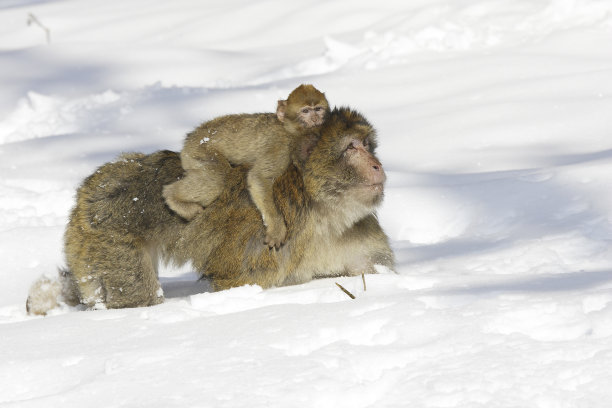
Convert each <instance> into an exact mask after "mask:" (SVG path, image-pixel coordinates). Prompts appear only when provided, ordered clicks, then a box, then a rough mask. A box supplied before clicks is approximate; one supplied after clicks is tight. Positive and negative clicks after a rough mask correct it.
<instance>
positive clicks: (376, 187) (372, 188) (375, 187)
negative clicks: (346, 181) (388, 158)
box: [360, 183, 385, 194]
mask: <svg viewBox="0 0 612 408" xmlns="http://www.w3.org/2000/svg"><path fill="white" fill-rule="evenodd" d="M360 187H361V189H363V190H365V191H367V192H371V193H374V194H382V193H383V191H384V189H385V186H384V184H383V183H372V184H361V185H360Z"/></svg>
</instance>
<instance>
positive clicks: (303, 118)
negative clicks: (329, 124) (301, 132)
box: [297, 105, 326, 129]
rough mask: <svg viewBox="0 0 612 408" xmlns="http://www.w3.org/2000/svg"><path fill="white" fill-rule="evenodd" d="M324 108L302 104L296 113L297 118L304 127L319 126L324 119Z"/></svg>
mask: <svg viewBox="0 0 612 408" xmlns="http://www.w3.org/2000/svg"><path fill="white" fill-rule="evenodd" d="M325 114H326V109H325V107H324V106H321V105H316V106H304V107H302V109H300V110H299V111H298V113H297V118H298V120H299V121H300V123H301V124H302V125H303V126H304V128H306V129H308V128H311V127H315V126H321V125H322V124H323V122H324V121H325Z"/></svg>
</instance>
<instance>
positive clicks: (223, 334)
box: [0, 0, 612, 408]
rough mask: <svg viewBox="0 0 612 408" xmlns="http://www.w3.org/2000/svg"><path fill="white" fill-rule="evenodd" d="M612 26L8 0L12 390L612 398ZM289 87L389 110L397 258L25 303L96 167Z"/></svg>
mask: <svg viewBox="0 0 612 408" xmlns="http://www.w3.org/2000/svg"><path fill="white" fill-rule="evenodd" d="M28 13H33V14H34V15H35V16H36V17H38V19H39V20H40V22H41V23H42V24H43V25H44V26H46V27H48V28H49V30H50V39H51V43H50V44H49V45H47V44H46V39H45V32H44V31H43V30H42V29H41V28H40V27H39V26H37V25H30V26H27V25H26V21H27V16H28ZM611 38H612V2H610V1H606V0H600V1H597V0H593V1H587V0H552V1H547V0H493V1H491V0H489V1H485V0H460V1H453V0H435V1H432V0H411V1H403V0H397V1H376V2H370V1H365V0H357V1H355V0H352V1H348V0H346V1H344V0H339V1H315V2H311V3H304V2H289V1H281V0H270V1H265V2H252V1H249V0H215V1H208V2H198V1H196V0H178V1H173V2H151V1H145V0H123V1H121V2H109V1H102V0H63V1H60V0H50V1H42V0H22V1H17V0H4V1H1V2H0V78H1V79H2V92H1V93H0V259H2V262H3V263H2V266H1V268H0V277H1V278H2V282H3V285H2V286H1V287H0V407H20V408H21V407H79V408H81V407H83V406H87V407H92V408H95V407H141V406H142V407H144V406H146V407H160V408H162V407H164V408H165V407H244V406H249V407H271V406H274V407H333V408H337V407H351V408H353V407H461V408H466V407H487V408H491V407H538V408H570V407H585V408H593V407H595V408H599V407H601V408H604V407H610V406H612V388H611V387H610V384H611V383H612V369H611V367H612V246H611V243H612V47H611V46H610V44H611V42H610V39H611ZM300 83H313V84H315V85H316V86H317V87H318V88H319V89H322V90H324V91H325V92H326V95H327V97H328V98H329V100H330V101H331V103H332V104H336V105H343V104H349V105H351V106H352V107H354V108H356V109H358V110H360V111H362V112H363V113H364V114H365V115H366V117H368V118H369V119H370V120H371V121H372V122H373V123H374V124H375V125H376V127H377V128H378V130H379V136H380V150H379V157H380V158H381V160H382V162H383V165H384V166H385V168H386V170H387V173H388V176H389V181H388V185H387V190H386V199H385V203H384V205H383V207H382V208H381V209H380V211H379V216H380V220H381V223H382V224H383V227H384V228H385V230H386V231H387V233H388V235H389V236H390V238H391V240H392V244H393V248H394V250H395V252H396V256H397V260H398V272H399V274H398V275H390V274H381V275H376V276H368V277H367V285H368V286H367V291H365V292H364V291H363V287H362V283H361V279H360V278H343V279H332V280H319V281H315V282H311V283H308V284H305V285H301V286H295V287H285V288H278V289H271V290H265V291H263V290H261V289H260V288H258V287H241V288H236V289H232V290H229V291H225V292H219V293H200V292H202V291H205V290H206V289H207V288H206V286H205V285H202V284H197V283H195V282H193V280H194V279H195V276H194V274H193V273H191V272H190V271H189V270H175V269H173V268H172V267H167V268H166V269H165V270H164V272H163V278H162V281H163V283H164V288H165V293H166V295H167V297H168V300H167V302H166V303H164V304H162V305H159V306H156V307H151V308H141V309H125V310H109V311H96V312H77V311H74V310H60V311H56V312H55V313H54V314H53V315H51V316H47V317H44V318H33V317H28V316H27V315H26V314H25V310H24V303H25V299H26V295H27V290H28V287H29V285H30V284H31V283H32V281H33V280H34V279H35V278H36V277H38V276H39V275H40V274H43V273H45V274H53V273H55V269H56V267H57V266H60V265H62V262H63V256H62V234H63V229H64V225H65V223H66V219H67V214H68V211H69V210H70V208H71V206H72V205H73V197H74V190H75V188H76V186H77V185H78V183H79V182H80V180H82V178H84V177H85V176H86V175H88V174H89V173H90V172H91V171H92V170H93V169H94V168H95V167H97V166H98V165H100V164H102V163H104V162H106V161H108V160H111V159H112V158H114V157H115V156H116V155H117V154H119V153H120V152H122V151H143V152H152V151H155V150H158V149H162V148H169V149H179V148H180V146H181V143H182V139H183V137H184V135H185V133H186V132H187V131H189V130H190V129H192V128H193V127H195V126H196V125H197V124H199V123H200V122H201V121H204V120H206V119H210V118H212V117H214V116H216V115H219V114H224V113H237V112H255V111H271V110H273V109H274V108H275V102H276V100H277V99H279V98H283V97H285V96H286V95H287V94H288V92H289V91H290V90H291V89H293V88H294V87H295V86H297V85H298V84H300ZM336 281H338V282H340V283H342V284H343V285H344V286H345V287H347V288H348V289H349V290H351V291H352V292H353V293H355V294H356V295H357V299H355V300H351V299H349V298H348V297H347V296H346V295H344V294H343V293H342V292H341V291H340V290H338V288H337V287H336V286H335V285H334V282H336Z"/></svg>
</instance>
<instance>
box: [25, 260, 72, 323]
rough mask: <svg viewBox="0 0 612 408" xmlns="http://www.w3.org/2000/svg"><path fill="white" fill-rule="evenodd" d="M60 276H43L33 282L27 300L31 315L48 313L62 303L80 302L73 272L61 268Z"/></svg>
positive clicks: (69, 304) (27, 307) (27, 308)
mask: <svg viewBox="0 0 612 408" xmlns="http://www.w3.org/2000/svg"><path fill="white" fill-rule="evenodd" d="M58 272H59V273H58V276H57V277H55V278H49V277H48V276H45V275H43V276H41V277H40V278H38V279H37V280H36V282H34V283H33V284H32V286H31V287H30V292H29V294H28V300H27V301H26V310H27V312H28V314H31V315H46V314H47V312H49V311H50V310H52V309H55V308H57V307H60V306H61V305H68V306H76V305H78V304H79V303H80V298H79V292H78V288H77V286H76V284H75V282H74V278H73V276H72V273H71V272H70V271H69V270H67V269H59V271H58Z"/></svg>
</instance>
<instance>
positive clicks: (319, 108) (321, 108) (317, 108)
mask: <svg viewBox="0 0 612 408" xmlns="http://www.w3.org/2000/svg"><path fill="white" fill-rule="evenodd" d="M315 110H316V111H317V112H321V111H322V110H323V107H321V106H317V107H316V108H315Z"/></svg>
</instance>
